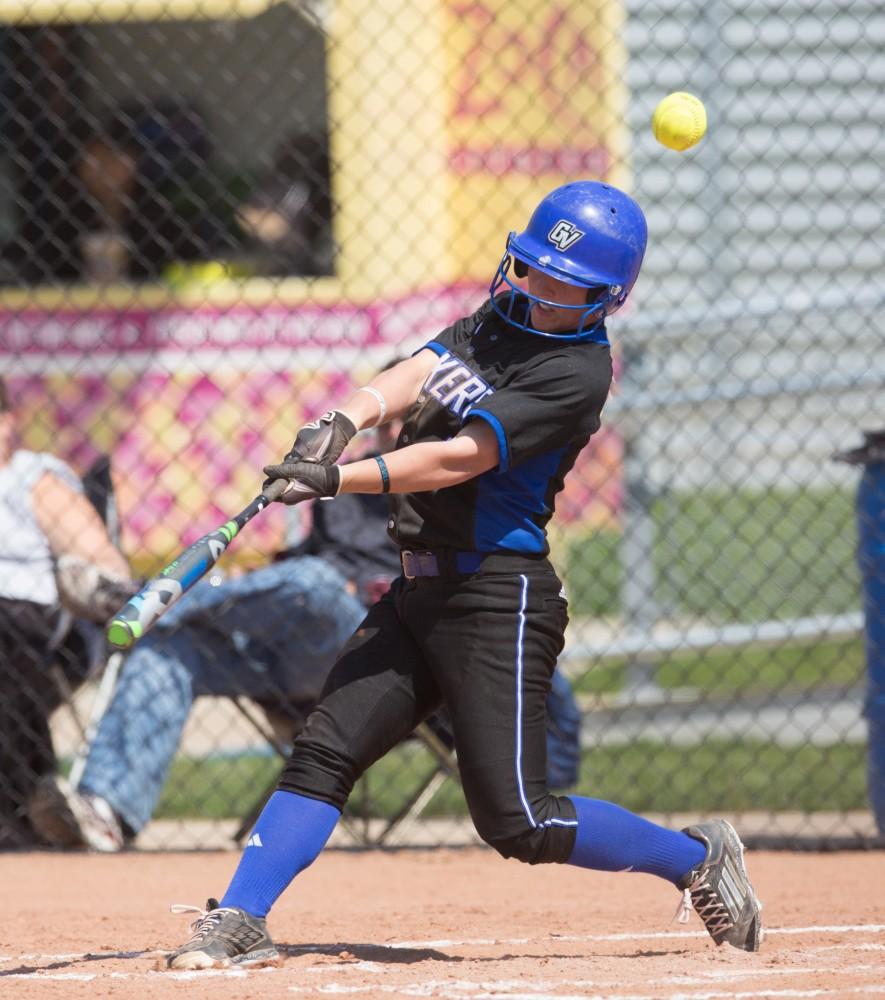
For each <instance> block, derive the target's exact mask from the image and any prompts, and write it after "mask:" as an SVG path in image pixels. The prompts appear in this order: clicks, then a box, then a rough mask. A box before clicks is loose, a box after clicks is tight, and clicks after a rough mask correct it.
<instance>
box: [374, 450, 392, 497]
mask: <svg viewBox="0 0 885 1000" xmlns="http://www.w3.org/2000/svg"><path fill="white" fill-rule="evenodd" d="M375 461H376V462H377V463H378V471H379V472H380V473H381V492H382V493H389V492H390V473H389V472H388V471H387V462H385V461H384V459H383V458H382V457H381V456H380V455H376V456H375Z"/></svg>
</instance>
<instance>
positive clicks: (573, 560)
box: [556, 490, 859, 622]
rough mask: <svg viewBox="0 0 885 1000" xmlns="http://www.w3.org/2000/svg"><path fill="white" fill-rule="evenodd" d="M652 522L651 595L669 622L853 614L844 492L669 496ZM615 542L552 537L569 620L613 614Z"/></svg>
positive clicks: (849, 506) (850, 533) (608, 536)
mask: <svg viewBox="0 0 885 1000" xmlns="http://www.w3.org/2000/svg"><path fill="white" fill-rule="evenodd" d="M652 517H653V520H654V523H655V529H656V544H655V552H654V562H655V571H656V578H657V590H656V594H655V597H656V600H657V601H658V602H659V604H660V605H661V607H662V609H663V613H665V614H667V615H688V616H697V617H700V618H703V619H705V620H710V621H721V622H728V621H756V620H765V619H768V618H794V617H802V616H805V615H813V614H819V613H831V614H836V613H839V612H843V611H849V610H852V609H855V608H857V607H858V606H859V597H858V579H857V570H856V567H855V548H856V544H857V543H856V535H857V532H856V528H855V514H854V496H853V495H852V494H851V493H850V492H848V491H843V490H767V491H750V490H743V491H734V492H725V493H716V492H712V491H705V492H701V493H691V494H683V493H678V492H670V493H667V494H665V495H664V496H662V497H661V498H660V499H659V500H657V501H656V502H655V503H654V504H653V506H652ZM620 540H621V536H620V534H619V533H617V532H613V531H596V532H584V533H571V532H565V533H564V534H563V535H561V536H560V537H559V538H558V540H557V546H556V547H557V549H559V550H560V551H561V552H563V558H562V560H561V565H562V568H563V571H564V574H565V576H566V579H567V580H568V586H569V597H570V602H571V607H572V611H573V613H574V614H575V615H596V616H600V615H616V614H618V613H619V612H620V596H619V595H620V590H621V580H622V574H623V568H622V566H621V564H620V555H619V550H620Z"/></svg>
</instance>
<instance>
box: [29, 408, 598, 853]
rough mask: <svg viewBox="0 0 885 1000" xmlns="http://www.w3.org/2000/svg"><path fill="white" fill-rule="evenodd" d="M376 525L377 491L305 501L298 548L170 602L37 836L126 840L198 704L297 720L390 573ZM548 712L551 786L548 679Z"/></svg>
mask: <svg viewBox="0 0 885 1000" xmlns="http://www.w3.org/2000/svg"><path fill="white" fill-rule="evenodd" d="M396 431H397V428H396V427H392V426H391V425H386V426H384V427H382V428H379V430H378V432H377V433H378V435H379V447H380V450H381V451H385V450H389V449H390V448H392V447H393V443H394V441H395V437H396ZM387 517H388V498H387V497H385V496H383V495H377V496H375V495H367V494H348V495H343V496H340V497H338V498H336V499H335V500H334V501H333V502H332V503H328V504H325V503H321V504H315V505H314V508H313V518H314V521H313V527H312V530H311V533H310V535H309V537H308V539H307V540H306V542H305V543H304V544H303V545H302V546H300V547H299V548H297V549H295V550H293V551H291V552H288V553H285V554H284V555H283V557H282V558H280V559H278V560H277V561H275V562H273V563H271V564H270V565H268V566H266V567H262V568H260V569H257V570H254V571H253V572H251V573H248V574H245V575H243V576H241V577H236V578H230V579H227V580H224V581H223V582H222V583H220V584H219V585H218V586H212V585H211V584H210V583H208V582H204V583H202V584H198V585H197V586H196V587H195V588H194V590H193V591H191V592H189V593H188V594H186V595H185V596H184V597H183V598H182V599H181V600H180V601H179V602H178V603H177V604H175V605H173V607H172V608H171V609H170V610H169V611H168V612H167V613H166V614H165V615H164V616H163V617H162V618H161V619H160V620H159V621H158V622H157V624H156V625H155V626H154V628H153V630H152V631H151V632H149V633H148V634H147V635H146V636H145V637H144V638H143V639H141V640H140V641H139V642H138V644H137V645H136V646H135V648H134V649H133V651H132V652H131V653H130V654H129V656H128V658H127V661H126V664H125V666H124V668H123V672H122V674H121V677H120V680H119V683H118V685H117V689H116V691H115V693H114V697H113V699H112V701H111V703H110V706H109V708H108V711H107V712H106V714H105V715H104V716H103V718H102V719H101V722H100V723H99V726H98V730H97V732H96V736H95V739H94V741H93V743H92V745H91V747H90V749H89V755H88V757H87V760H86V766H85V770H84V772H83V777H82V779H81V780H80V783H79V785H78V787H77V788H76V789H72V788H70V786H69V785H68V783H67V782H66V781H65V780H64V779H63V778H52V779H48V780H46V781H44V782H43V783H42V784H41V788H40V790H39V793H38V795H37V797H36V799H35V802H34V808H33V809H32V821H33V823H34V825H35V827H36V828H37V829H39V831H40V832H41V834H42V835H43V836H44V837H45V838H46V839H47V840H48V841H49V842H50V843H53V844H56V845H58V846H68V847H75V846H86V847H90V848H92V849H94V850H101V851H116V850H119V849H120V848H121V847H123V846H124V845H125V843H126V842H127V841H128V840H129V839H131V838H132V837H134V836H135V835H137V834H138V833H139V832H140V831H141V830H142V828H143V827H144V826H145V825H146V824H147V822H148V820H149V819H150V818H151V814H152V813H153V810H154V808H155V806H156V803H157V800H158V798H159V796H160V792H161V789H162V787H163V783H164V782H165V780H166V776H167V774H168V771H169V768H170V765H171V763H172V759H173V757H174V755H175V752H176V750H177V748H178V744H179V741H180V739H181V734H182V731H183V729H184V724H185V721H186V720H187V717H188V715H189V713H190V710H191V707H192V704H193V701H194V698H195V697H198V696H200V695H216V696H234V695H246V696H248V697H250V698H253V699H255V700H257V701H258V702H260V703H262V704H263V705H265V706H267V707H273V708H276V709H279V708H282V707H285V706H286V705H289V706H298V707H299V708H300V709H301V714H302V715H303V714H306V713H307V712H308V711H309V710H310V708H312V706H313V703H314V702H315V701H316V700H317V699H318V697H319V694H320V691H321V689H322V686H323V683H324V681H325V678H326V675H327V673H328V671H329V670H330V669H331V667H332V664H333V663H334V661H335V657H336V655H337V653H338V651H339V649H340V648H341V647H342V646H343V645H344V643H345V642H346V641H347V639H348V638H349V637H350V635H351V634H352V633H353V632H354V631H355V629H356V628H357V626H358V625H359V623H360V622H361V621H362V618H363V615H364V613H365V609H366V606H367V605H369V604H371V603H373V602H374V601H375V600H377V599H378V597H380V596H381V594H383V593H384V591H386V590H387V588H388V585H389V582H390V580H391V579H393V577H395V576H397V575H399V573H400V571H401V568H400V563H399V553H398V550H397V549H396V548H395V547H394V546H393V544H392V543H391V542H390V541H389V539H388V538H387V533H386V524H387ZM548 710H549V713H550V716H551V717H550V720H549V722H548V734H549V736H548V748H549V758H550V762H549V767H548V773H549V777H550V779H551V784H552V785H553V786H555V787H562V786H563V785H564V784H569V783H572V782H574V781H575V780H576V777H577V761H578V755H579V750H578V728H579V726H578V722H579V715H578V711H577V707H576V705H575V702H574V696H573V695H572V692H571V688H570V687H569V685H568V682H567V681H566V679H565V678H564V677H562V676H561V675H558V674H557V675H555V681H554V689H553V691H551V694H550V697H549V698H548ZM443 725H445V723H443ZM435 729H436V731H437V732H438V733H439V732H440V728H439V726H438V725H437V726H435ZM443 734H444V735H445V731H444V730H443Z"/></svg>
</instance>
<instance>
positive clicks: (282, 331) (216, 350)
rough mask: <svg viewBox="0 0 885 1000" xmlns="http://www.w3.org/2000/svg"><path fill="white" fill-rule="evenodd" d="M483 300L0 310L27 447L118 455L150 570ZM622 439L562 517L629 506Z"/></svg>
mask: <svg viewBox="0 0 885 1000" xmlns="http://www.w3.org/2000/svg"><path fill="white" fill-rule="evenodd" d="M477 301H481V293H480V294H479V298H477V290H476V289H458V290H454V291H452V290H449V292H448V293H446V294H444V295H443V294H437V295H433V296H425V297H423V298H422V297H418V296H416V297H412V298H410V299H406V300H402V301H400V302H397V303H389V304H387V305H384V306H375V307H371V308H368V309H365V310H359V309H356V308H355V307H353V308H351V307H343V306H336V307H330V308H329V309H320V308H319V307H316V306H311V307H309V308H301V307H299V308H298V310H285V309H282V308H279V307H273V308H269V309H251V310H250V309H244V308H237V309H233V310H230V311H228V312H222V311H219V310H212V309H206V308H204V309H198V310H194V311H192V312H188V311H186V310H183V309H180V308H177V309H173V310H169V311H168V312H167V311H158V312H155V313H151V312H148V311H146V310H133V311H132V312H127V311H118V312H111V311H96V312H89V313H87V312H80V313H76V312H73V311H64V312H48V311H47V312H43V313H40V312H37V311H36V310H29V311H27V312H22V313H18V314H16V315H14V316H13V315H9V316H7V317H5V318H0V365H2V370H3V371H4V373H5V374H7V376H8V377H9V380H10V383H11V389H12V391H13V394H14V397H15V399H16V404H17V409H18V412H19V415H20V427H21V430H22V435H23V440H24V444H25V445H26V446H27V447H30V448H33V449H35V450H45V451H51V452H53V453H55V454H57V455H59V456H60V457H62V458H64V459H65V460H67V461H68V462H69V463H70V464H71V465H72V466H73V467H74V469H75V470H76V471H77V472H79V473H81V474H82V473H83V472H85V470H86V469H87V468H88V466H89V464H90V463H91V462H92V461H93V460H94V459H95V458H96V457H97V456H98V455H99V454H102V453H106V454H109V455H111V457H112V460H113V468H114V478H115V484H116V489H117V495H118V503H119V508H120V515H121V523H122V525H123V546H124V549H125V551H126V552H127V554H128V555H129V556H130V558H131V559H132V560H133V563H134V565H135V566H136V567H137V569H138V570H139V571H141V572H151V571H153V570H154V569H156V568H158V567H159V566H160V565H162V564H163V563H164V562H166V561H168V559H169V558H170V557H171V556H172V555H174V553H175V552H176V551H178V550H179V549H180V548H181V547H182V546H183V545H186V544H189V543H190V542H192V541H194V540H195V539H196V538H198V537H199V536H200V535H202V534H204V533H205V532H207V531H209V530H211V529H212V528H214V527H215V526H216V525H217V524H219V523H221V522H223V521H224V520H226V519H227V517H228V516H229V515H230V514H232V513H235V512H236V511H237V510H239V509H241V508H242V507H243V506H244V505H245V504H246V503H247V502H248V501H249V500H251V498H252V497H253V496H254V495H255V494H256V493H257V492H258V490H259V489H260V486H261V479H262V474H261V468H262V466H264V465H266V464H267V463H268V462H269V461H271V460H274V459H276V458H278V457H279V456H280V455H282V454H283V453H284V452H285V451H286V450H287V449H288V448H289V446H290V444H291V441H292V437H293V435H294V432H295V430H296V429H297V428H298V426H300V424H301V423H303V422H304V421H305V420H308V419H310V418H312V417H314V416H316V414H318V413H321V412H323V411H324V410H325V409H327V408H328V407H329V406H330V405H331V404H333V403H334V402H336V401H339V400H340V399H341V398H342V397H344V396H345V395H346V394H347V393H348V392H349V391H350V390H351V389H352V388H353V387H354V386H355V385H358V384H361V383H363V382H365V381H366V380H367V379H368V378H369V377H371V375H372V374H373V373H374V372H375V371H376V370H377V368H378V367H379V365H380V364H382V363H384V361H386V360H388V358H391V357H393V356H395V355H396V354H400V353H409V352H410V351H411V350H414V349H415V348H416V347H418V346H420V344H421V343H423V342H425V341H426V340H428V339H430V338H431V337H432V336H434V335H435V334H436V333H438V332H439V331H440V330H441V329H442V328H443V327H444V326H446V325H447V324H448V323H449V322H451V321H452V320H453V319H455V318H457V317H458V316H460V315H462V314H464V313H465V312H467V311H469V310H470V309H471V308H472V307H473V306H475V304H476V302H477ZM620 462H621V449H620V442H619V440H618V438H617V436H616V435H614V434H612V433H609V432H602V433H600V434H599V435H597V436H596V438H594V441H593V443H592V446H591V448H589V449H587V450H586V451H585V452H584V453H583V455H582V456H581V459H580V461H579V465H578V467H577V468H576V469H575V471H574V472H573V473H572V475H571V476H570V477H569V480H568V483H567V486H566V490H565V493H564V494H563V495H562V496H561V498H560V501H559V506H560V517H559V518H558V520H559V521H561V522H571V523H574V522H584V523H587V524H593V523H595V524H599V523H604V522H605V521H607V520H609V519H610V518H611V516H612V514H613V512H615V511H617V509H618V508H619V505H620V492H621V481H620ZM284 535H285V511H284V509H283V508H282V507H280V506H275V507H273V508H271V509H270V510H268V511H266V512H265V513H264V514H262V516H261V517H260V518H257V519H256V520H255V521H254V522H253V523H252V524H251V525H250V526H249V529H248V531H246V532H245V533H244V536H243V538H242V539H240V540H239V541H238V542H237V544H236V545H235V546H234V547H233V552H232V555H231V558H233V559H234V560H236V562H238V563H240V564H243V565H254V564H257V563H260V562H263V561H265V560H266V559H267V557H268V556H269V555H270V554H271V553H272V552H274V551H275V550H277V549H278V548H280V547H282V545H283V543H284Z"/></svg>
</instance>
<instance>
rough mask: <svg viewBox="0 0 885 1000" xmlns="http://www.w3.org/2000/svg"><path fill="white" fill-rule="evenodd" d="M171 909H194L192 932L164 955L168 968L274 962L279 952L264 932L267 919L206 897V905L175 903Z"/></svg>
mask: <svg viewBox="0 0 885 1000" xmlns="http://www.w3.org/2000/svg"><path fill="white" fill-rule="evenodd" d="M172 912H173V913H196V914H198V916H197V919H196V920H194V922H193V923H192V924H191V930H192V931H193V934H192V935H191V937H190V938H188V940H187V941H185V943H184V944H183V945H182V946H181V947H180V948H178V949H177V950H176V951H173V952H172V954H171V955H169V956H168V957H167V959H166V966H167V968H169V969H218V968H226V967H229V966H235V967H237V968H244V967H247V966H257V965H278V964H279V962H280V953H279V952H278V951H277V949H276V947H275V946H274V943H273V941H271V939H270V935H269V934H268V933H267V921H266V920H264V919H263V918H262V917H253V916H252V915H251V914H250V913H246V911H245V910H240V909H238V908H237V907H234V906H224V907H221V906H219V905H218V900H217V899H210V900H209V901H208V902H207V903H206V909H205V910H201V909H200V908H199V907H198V906H183V905H179V904H176V905H175V906H173V907H172Z"/></svg>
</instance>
